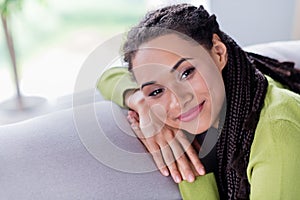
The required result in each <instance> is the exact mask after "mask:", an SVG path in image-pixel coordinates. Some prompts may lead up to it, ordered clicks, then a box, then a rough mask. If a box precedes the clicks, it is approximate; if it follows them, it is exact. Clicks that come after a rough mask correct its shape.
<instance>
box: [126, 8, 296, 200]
mask: <svg viewBox="0 0 300 200" xmlns="http://www.w3.org/2000/svg"><path fill="white" fill-rule="evenodd" d="M151 28H154V29H151ZM169 30H174V31H176V32H179V33H182V34H184V35H186V36H187V37H190V38H192V39H193V40H195V41H197V42H198V43H199V44H201V45H202V46H203V47H204V48H206V49H207V50H210V49H211V48H212V45H213V44H212V37H213V34H217V35H218V36H219V37H220V38H221V41H222V42H223V43H224V44H225V46H226V48H227V52H228V61H227V64H226V66H225V68H224V69H223V71H222V76H223V79H224V84H225V90H226V98H227V101H226V102H227V112H226V117H225V122H224V126H223V129H222V133H221V134H220V137H219V139H218V142H217V144H216V145H217V146H216V148H217V160H218V161H217V162H218V173H217V174H216V179H217V183H218V188H219V193H220V197H221V198H222V199H249V194H250V185H249V182H248V180H247V175H246V168H247V165H248V162H249V155H250V148H251V144H252V142H253V138H254V133H255V129H256V125H257V123H258V120H259V115H260V111H261V109H262V107H263V102H264V98H265V94H266V90H267V86H268V82H267V80H266V78H265V77H264V75H263V73H264V74H267V75H269V76H271V77H272V78H274V79H275V80H277V81H279V82H281V83H282V84H284V85H286V86H287V87H289V88H290V89H291V90H293V91H294V92H297V93H300V71H299V70H297V69H294V68H293V63H291V62H284V63H281V62H278V61H277V60H275V59H271V58H267V57H264V56H261V55H257V54H253V53H247V52H245V51H243V50H242V49H241V48H240V47H239V46H238V45H237V44H236V43H235V42H234V40H233V39H232V38H230V37H229V36H228V35H226V34H225V33H224V32H222V31H221V30H220V29H219V25H218V23H217V21H216V16H215V15H209V13H208V12H207V11H206V10H205V9H204V8H203V7H202V6H200V7H199V8H197V7H195V6H192V5H189V4H178V5H172V6H168V7H164V8H161V9H158V10H156V11H152V12H149V13H148V14H146V16H145V17H144V19H142V20H141V21H140V23H139V24H138V25H137V26H135V27H133V28H132V29H131V30H130V31H129V32H128V35H127V41H126V42H125V44H124V46H123V51H124V61H125V62H127V63H128V64H129V69H131V67H132V59H133V57H134V56H135V53H136V52H137V50H138V48H139V46H140V45H141V44H143V43H145V42H147V41H149V40H151V39H154V38H156V37H158V36H162V35H165V34H168V33H170V31H169Z"/></svg>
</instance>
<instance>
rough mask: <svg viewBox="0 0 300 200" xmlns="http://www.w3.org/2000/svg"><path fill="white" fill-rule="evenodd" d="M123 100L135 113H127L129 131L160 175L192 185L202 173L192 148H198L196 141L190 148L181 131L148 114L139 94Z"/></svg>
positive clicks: (202, 170) (132, 94) (148, 110)
mask: <svg viewBox="0 0 300 200" xmlns="http://www.w3.org/2000/svg"><path fill="white" fill-rule="evenodd" d="M125 100H126V104H127V105H128V106H129V107H130V108H132V109H134V110H137V112H136V111H129V112H128V120H129V122H130V124H131V127H132V129H133V130H134V132H135V134H136V135H137V137H138V138H139V139H140V140H141V141H142V143H143V144H144V145H145V147H146V148H147V150H148V151H149V152H150V153H151V155H152V156H153V159H154V162H155V163H156V165H157V167H158V168H159V170H160V172H161V173H162V174H163V175H164V176H168V175H169V174H171V176H172V178H173V179H174V181H175V182H176V183H179V182H181V181H182V180H187V181H189V182H193V181H194V180H195V176H197V175H199V174H200V175H204V174H205V170H204V167H203V165H202V164H201V162H200V160H199V157H198V153H197V152H196V150H195V148H194V147H196V148H197V150H199V148H200V146H199V144H198V142H197V141H196V140H195V141H194V142H193V145H191V143H190V141H189V140H188V139H187V137H186V136H185V134H184V133H183V132H182V131H181V130H178V129H174V128H172V127H169V126H167V125H165V124H163V123H162V122H161V121H160V120H159V119H158V118H157V117H156V116H155V115H154V114H153V113H152V112H151V110H150V108H149V106H148V105H147V104H146V103H145V101H144V98H143V96H142V94H141V92H139V91H136V92H134V93H131V95H130V96H129V98H128V96H127V97H126V99H125ZM175 161H176V162H175Z"/></svg>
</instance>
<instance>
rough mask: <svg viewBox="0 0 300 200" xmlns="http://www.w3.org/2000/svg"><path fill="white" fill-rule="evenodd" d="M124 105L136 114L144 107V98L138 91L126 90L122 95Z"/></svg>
mask: <svg viewBox="0 0 300 200" xmlns="http://www.w3.org/2000/svg"><path fill="white" fill-rule="evenodd" d="M124 100H125V101H124V103H125V105H126V106H127V107H129V108H130V109H132V110H134V111H136V112H138V111H139V110H140V109H141V108H142V107H143V105H144V102H145V100H144V96H143V94H142V92H141V91H140V90H137V89H132V90H127V91H126V92H125V94H124Z"/></svg>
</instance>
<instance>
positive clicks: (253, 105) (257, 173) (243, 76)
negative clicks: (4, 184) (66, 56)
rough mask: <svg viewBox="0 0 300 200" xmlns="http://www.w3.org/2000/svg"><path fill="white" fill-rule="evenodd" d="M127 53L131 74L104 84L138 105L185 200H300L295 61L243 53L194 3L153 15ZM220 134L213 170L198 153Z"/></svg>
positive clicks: (141, 128)
mask: <svg viewBox="0 0 300 200" xmlns="http://www.w3.org/2000/svg"><path fill="white" fill-rule="evenodd" d="M123 50H124V60H125V61H126V62H127V63H128V66H129V72H127V71H125V70H124V68H113V69H110V70H108V71H106V72H105V73H104V74H103V75H102V77H101V79H100V81H99V84H98V88H99V89H100V91H101V93H102V94H103V95H104V96H105V97H106V98H108V99H111V100H113V101H115V102H116V103H118V104H119V105H121V106H127V107H129V108H130V109H131V111H129V117H128V118H129V121H130V123H131V124H132V127H133V130H134V131H135V133H136V134H137V135H138V136H139V137H140V138H141V140H142V142H143V143H144V145H145V146H146V147H147V149H148V150H149V151H150V152H152V155H153V158H154V160H155V162H156V164H157V166H158V168H159V169H160V170H161V172H162V173H163V174H164V175H169V173H171V175H172V177H173V178H174V180H175V181H176V182H178V183H179V187H180V191H181V194H182V196H183V198H186V199H217V198H221V199H249V198H250V199H297V198H298V197H299V196H300V190H299V189H298V188H300V172H299V170H298V167H299V166H300V154H299V153H300V149H299V145H300V112H299V109H300V96H299V92H300V72H299V71H298V70H296V69H294V68H293V64H292V63H289V62H284V63H280V62H278V61H277V60H274V59H271V58H267V57H264V56H260V55H256V54H252V53H248V52H245V51H243V50H242V49H241V48H240V47H239V46H238V45H237V44H236V43H235V42H234V41H233V39H231V38H230V37H229V36H228V35H226V34H225V33H223V32H222V31H221V30H220V29H219V25H218V23H217V21H216V17H215V16H214V15H211V16H210V15H209V14H208V13H207V12H206V11H205V10H204V8H203V7H202V6H200V7H199V8H196V7H194V6H191V5H188V4H179V5H173V6H168V7H165V8H162V9H159V10H156V11H153V12H150V13H148V14H147V15H146V16H145V18H144V19H143V20H142V21H141V22H140V23H139V24H138V25H137V26H136V27H133V28H132V29H131V30H130V31H129V33H128V35H127V41H126V43H125V44H124V47H123ZM131 76H132V77H134V79H135V82H133V81H132V80H131ZM297 93H298V94H297ZM224 109H225V110H226V113H224V112H222V111H224ZM149 124H150V126H149ZM211 129H212V130H213V131H209V130H211ZM189 134H192V135H196V140H194V142H193V144H194V145H189V144H190V143H189V142H188V139H187V137H186V136H187V135H189ZM212 134H215V135H216V136H213V138H216V139H215V140H212V141H215V143H216V144H215V145H212V148H209V150H211V151H210V152H209V153H208V154H207V155H206V156H205V157H204V158H203V160H202V163H203V165H204V166H205V171H206V175H204V174H205V172H204V169H203V165H202V163H201V162H200V161H199V159H198V156H197V151H198V150H199V143H200V144H201V142H202V141H201V139H203V136H205V137H211V135H212ZM202 148H203V146H202ZM182 149H184V150H185V154H184V151H183V150H182ZM201 151H202V149H201ZM201 151H200V152H201ZM173 157H174V158H175V159H176V162H173V160H172V158H173ZM190 163H191V164H190ZM165 165H167V167H165ZM194 175H196V176H197V177H196V180H195V181H194ZM199 175H203V176H199ZM182 179H184V180H185V181H182V182H181V180H182ZM189 182H192V183H189Z"/></svg>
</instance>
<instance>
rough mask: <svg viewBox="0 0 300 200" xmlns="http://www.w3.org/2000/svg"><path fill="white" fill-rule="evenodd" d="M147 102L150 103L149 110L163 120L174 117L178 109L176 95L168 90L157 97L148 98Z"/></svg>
mask: <svg viewBox="0 0 300 200" xmlns="http://www.w3.org/2000/svg"><path fill="white" fill-rule="evenodd" d="M147 102H148V105H150V108H151V111H152V112H153V113H154V114H155V115H156V116H157V117H159V119H160V120H163V121H165V120H166V118H174V117H176V115H178V110H180V108H179V107H178V105H179V104H178V101H177V99H176V96H175V95H172V94H171V93H170V92H168V93H165V94H164V95H163V96H161V97H160V98H158V99H148V100H147Z"/></svg>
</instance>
